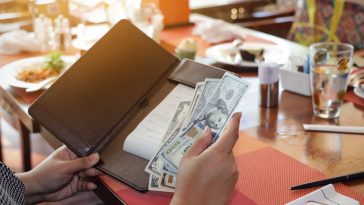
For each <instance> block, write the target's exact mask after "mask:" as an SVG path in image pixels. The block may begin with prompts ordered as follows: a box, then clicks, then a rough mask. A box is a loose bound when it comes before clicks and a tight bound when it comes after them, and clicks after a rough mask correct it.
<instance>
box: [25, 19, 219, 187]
mask: <svg viewBox="0 0 364 205" xmlns="http://www.w3.org/2000/svg"><path fill="white" fill-rule="evenodd" d="M223 74H224V71H223V70H220V69H218V68H213V67H210V66H206V65H202V64H198V63H196V62H193V61H189V60H183V61H179V60H178V59H177V58H176V57H175V56H173V55H172V54H170V53H169V52H167V51H166V50H164V49H163V48H162V47H161V46H160V45H159V44H157V43H156V42H154V41H153V40H152V39H150V38H149V37H147V36H146V35H145V34H144V33H142V32H141V31H140V30H139V29H137V28H136V27H134V26H133V25H132V24H131V23H130V22H129V21H127V20H121V21H120V22H119V23H117V24H116V25H115V26H114V27H113V28H112V29H111V30H110V31H109V32H108V33H107V34H106V35H105V36H104V37H103V38H101V39H100V40H99V41H98V42H97V43H96V44H95V45H94V46H93V47H92V48H91V49H90V50H88V51H87V52H86V53H85V54H84V55H83V56H82V57H81V58H80V59H79V60H78V61H77V62H75V63H74V64H73V65H72V66H71V67H70V68H69V69H68V70H67V71H66V72H65V73H64V74H63V75H62V76H61V77H60V78H59V79H58V80H57V81H56V82H55V83H54V84H53V85H52V86H51V87H50V88H49V89H48V90H46V91H45V92H44V93H43V94H42V95H41V96H40V97H39V98H38V99H37V100H36V101H35V102H34V103H33V105H31V107H30V109H29V114H30V115H31V116H32V117H33V118H34V119H35V120H36V121H38V122H39V123H40V124H41V125H42V126H43V127H45V128H46V129H47V130H48V131H49V132H50V133H51V134H53V135H54V136H56V137H57V138H58V139H59V140H60V141H62V142H63V143H64V144H66V145H67V147H69V148H70V149H71V150H72V151H74V152H75V153H76V154H77V155H79V156H86V155H89V154H90V153H94V152H99V153H100V155H101V162H100V164H98V166H97V167H98V168H99V169H100V170H102V171H104V172H106V173H107V174H110V175H111V176H113V177H115V178H117V179H119V180H120V181H122V182H124V183H126V184H128V185H130V186H131V187H133V188H135V189H137V190H139V191H147V189H148V178H149V175H148V174H147V173H146V172H144V168H145V166H146V165H147V163H148V161H147V160H145V159H143V158H140V157H138V156H135V155H133V154H130V153H127V152H125V151H123V148H122V147H123V143H124V140H125V138H126V137H127V136H128V134H129V133H130V132H131V131H132V130H133V129H134V128H135V127H136V126H137V125H138V124H139V122H141V121H142V120H143V118H144V117H145V116H146V115H147V114H148V113H149V112H150V111H151V110H153V108H154V107H156V106H157V105H158V104H159V102H160V101H162V100H163V98H164V97H165V96H166V95H167V94H168V93H169V92H170V91H171V90H172V89H173V88H174V87H175V86H176V85H177V84H178V83H182V84H185V85H188V86H191V87H194V86H195V84H196V82H199V81H204V79H205V78H221V77H222V75H223ZM141 149H143V147H141Z"/></svg>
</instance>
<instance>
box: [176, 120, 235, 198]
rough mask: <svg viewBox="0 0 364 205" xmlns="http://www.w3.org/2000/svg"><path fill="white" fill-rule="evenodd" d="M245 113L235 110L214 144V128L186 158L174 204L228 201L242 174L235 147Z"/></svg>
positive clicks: (197, 140) (179, 173)
mask: <svg viewBox="0 0 364 205" xmlns="http://www.w3.org/2000/svg"><path fill="white" fill-rule="evenodd" d="M240 118H241V113H235V114H234V115H233V117H232V118H231V120H230V122H229V125H228V126H227V127H226V129H225V131H224V132H223V133H222V135H221V136H220V138H219V139H218V140H217V141H216V143H214V144H213V145H211V146H210V147H208V146H209V145H210V143H211V140H212V136H211V130H210V129H206V130H205V133H204V135H203V136H202V137H200V138H198V139H196V141H195V143H194V145H193V146H192V147H191V148H190V150H188V152H187V153H186V155H185V156H184V158H183V159H182V161H181V163H180V166H179V169H178V174H177V186H176V191H175V194H174V196H173V199H172V202H171V204H173V205H180V204H183V205H200V204H207V205H211V204H213V205H215V204H216V205H217V204H219V205H220V204H227V203H228V202H229V200H230V197H231V194H232V192H233V190H234V186H235V183H236V181H237V179H238V176H239V173H238V171H237V168H236V164H235V158H234V155H233V152H232V149H233V147H234V145H235V143H236V141H237V139H238V137H239V122H240Z"/></svg>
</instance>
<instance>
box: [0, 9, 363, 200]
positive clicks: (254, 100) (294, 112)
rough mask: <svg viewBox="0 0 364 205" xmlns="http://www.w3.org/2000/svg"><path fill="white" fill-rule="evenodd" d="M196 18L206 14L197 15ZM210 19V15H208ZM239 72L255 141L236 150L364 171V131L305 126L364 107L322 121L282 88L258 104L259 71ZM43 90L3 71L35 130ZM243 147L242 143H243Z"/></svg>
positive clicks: (298, 51) (182, 31) (346, 111)
mask: <svg viewBox="0 0 364 205" xmlns="http://www.w3.org/2000/svg"><path fill="white" fill-rule="evenodd" d="M194 17H196V18H205V17H203V16H200V15H195V16H194ZM206 20H209V19H208V18H206ZM226 26H227V27H229V28H231V29H234V30H236V31H237V32H239V33H241V34H242V35H248V36H250V38H252V39H253V40H254V38H255V40H257V39H258V41H259V39H260V40H261V39H265V40H268V41H270V42H273V43H275V44H278V45H282V46H286V47H287V48H289V49H290V50H291V51H292V53H294V54H295V55H301V56H302V55H305V54H306V52H307V48H305V47H303V46H300V45H298V44H296V43H293V42H289V41H287V40H284V39H281V38H277V37H274V36H271V35H268V34H264V33H261V32H257V31H254V30H249V29H245V28H240V27H237V26H234V25H230V24H227V25H226ZM191 31H192V27H182V28H174V29H170V30H166V31H164V32H163V34H162V45H164V46H165V47H166V48H167V50H171V51H172V50H173V48H174V47H175V46H176V45H177V44H178V43H179V42H180V41H181V39H182V38H184V37H188V36H191ZM194 38H196V39H198V43H199V48H200V50H199V54H200V55H203V51H204V49H205V48H207V47H208V46H209V45H208V44H207V43H206V42H204V41H203V40H201V39H200V38H199V37H194ZM30 56H34V54H21V55H16V56H1V55H0V66H3V65H5V64H7V63H9V62H12V61H14V60H18V59H21V58H25V57H30ZM239 74H240V75H241V76H242V77H245V79H246V80H248V81H250V82H251V85H252V86H251V89H250V90H249V92H248V94H247V95H246V98H245V99H244V100H243V101H242V103H241V104H240V105H239V107H238V109H237V110H239V111H242V112H243V118H242V121H241V123H240V130H241V136H242V137H241V140H239V142H238V143H250V144H249V145H251V146H249V148H244V149H247V150H240V151H239V150H236V149H235V151H237V152H246V151H249V150H254V149H258V148H261V147H262V146H268V145H269V146H272V147H274V148H276V149H278V150H280V151H281V152H283V153H285V154H287V155H289V156H292V157H293V158H295V159H297V160H298V161H300V162H302V163H304V164H306V165H309V166H310V167H313V168H315V169H317V170H319V171H321V172H322V173H324V174H325V175H327V176H337V175H342V174H347V173H351V172H356V171H363V170H364V154H362V153H363V152H362V149H363V147H364V140H363V137H364V136H363V135H358V134H337V133H319V132H305V131H304V130H303V128H302V124H303V123H320V124H339V125H352V126H363V125H364V112H363V111H364V108H363V107H357V106H355V105H354V104H352V103H351V102H346V103H344V104H343V106H342V110H341V115H340V117H339V118H338V119H336V120H322V119H318V118H315V117H313V114H312V105H311V98H310V97H304V96H301V95H297V94H294V93H290V92H287V91H283V90H282V89H280V103H279V106H278V107H277V108H270V109H267V108H262V107H260V106H259V103H258V99H259V98H258V79H257V77H256V75H257V73H256V72H245V71H243V70H240V71H239ZM40 93H41V92H37V93H32V94H29V93H25V92H24V90H22V89H16V88H12V87H10V86H8V85H7V84H6V83H4V80H2V79H1V76H0V99H4V100H5V101H6V102H8V103H9V102H10V103H11V104H10V107H8V108H7V109H11V110H12V111H13V112H14V113H15V114H16V115H17V116H18V117H19V118H20V120H21V121H22V122H23V123H24V125H25V126H26V127H27V128H28V129H29V130H30V131H33V132H37V131H39V125H38V124H37V123H36V122H34V121H33V120H32V119H31V118H30V116H29V115H28V114H27V110H28V107H29V105H30V104H31V103H32V102H33V101H34V100H35V99H36V98H37V97H38V96H39V94H40ZM247 136H250V137H253V138H256V139H258V140H259V141H261V142H264V143H265V144H267V145H262V143H257V142H256V141H257V140H250V139H248V138H250V137H247ZM245 147H247V146H245ZM237 148H239V144H238V145H237ZM109 180H112V179H110V178H108V177H103V178H101V181H102V182H104V183H106V184H107V183H108V181H109ZM363 182H364V181H357V182H352V183H348V184H347V185H349V186H350V187H352V188H353V189H355V190H357V191H358V192H360V193H362V194H364V183H363ZM120 184H121V183H120ZM120 186H121V185H120ZM109 188H110V187H109ZM111 188H112V187H111Z"/></svg>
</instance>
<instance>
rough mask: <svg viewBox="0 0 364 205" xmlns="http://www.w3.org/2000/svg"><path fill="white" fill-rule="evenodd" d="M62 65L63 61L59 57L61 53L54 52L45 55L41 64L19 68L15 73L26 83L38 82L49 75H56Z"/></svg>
mask: <svg viewBox="0 0 364 205" xmlns="http://www.w3.org/2000/svg"><path fill="white" fill-rule="evenodd" d="M64 67H65V63H64V61H63V60H62V58H61V53H57V52H54V53H50V54H49V55H48V56H46V58H45V61H44V63H43V64H41V65H36V66H34V65H33V66H32V67H27V68H24V69H21V70H20V71H19V72H18V73H17V75H16V79H17V80H20V81H24V82H28V83H38V82H40V81H43V80H45V79H47V78H49V77H53V76H58V75H59V74H60V73H61V71H62V70H63V68H64Z"/></svg>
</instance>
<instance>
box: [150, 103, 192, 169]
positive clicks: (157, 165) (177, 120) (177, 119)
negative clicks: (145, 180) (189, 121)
mask: <svg viewBox="0 0 364 205" xmlns="http://www.w3.org/2000/svg"><path fill="white" fill-rule="evenodd" d="M189 105H190V102H189V101H184V102H180V103H179V105H178V107H177V109H176V112H175V113H174V115H173V118H172V120H171V122H170V123H169V126H168V129H167V131H166V134H165V135H164V137H163V139H162V143H165V142H166V140H167V139H168V138H169V137H170V136H171V134H174V135H176V134H177V133H173V132H174V131H176V130H177V131H179V129H177V127H178V125H180V124H181V123H182V121H183V120H184V118H185V117H186V115H187V111H188V109H189ZM152 159H153V160H154V161H153V160H150V161H149V162H150V163H148V165H147V167H146V169H145V171H146V172H148V173H150V174H154V175H157V176H160V175H161V171H162V169H163V167H165V169H166V170H168V171H171V172H172V173H173V172H177V168H176V167H174V166H172V165H171V164H170V163H168V162H167V163H165V161H166V160H163V159H162V158H160V157H158V156H157V157H153V158H152Z"/></svg>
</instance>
